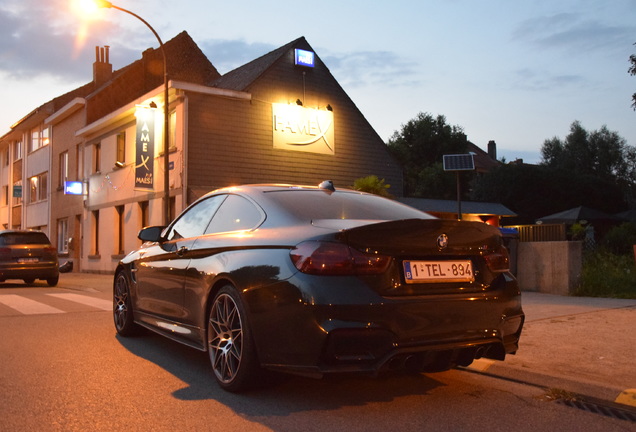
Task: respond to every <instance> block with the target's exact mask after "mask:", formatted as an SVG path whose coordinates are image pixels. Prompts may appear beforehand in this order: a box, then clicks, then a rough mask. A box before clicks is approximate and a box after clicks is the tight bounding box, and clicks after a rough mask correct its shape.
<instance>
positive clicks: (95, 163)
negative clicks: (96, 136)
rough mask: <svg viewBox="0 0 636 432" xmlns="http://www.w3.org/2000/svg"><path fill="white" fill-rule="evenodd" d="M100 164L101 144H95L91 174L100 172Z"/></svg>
mask: <svg viewBox="0 0 636 432" xmlns="http://www.w3.org/2000/svg"><path fill="white" fill-rule="evenodd" d="M101 164H102V145H101V144H95V145H94V146H93V174H95V173H98V172H101Z"/></svg>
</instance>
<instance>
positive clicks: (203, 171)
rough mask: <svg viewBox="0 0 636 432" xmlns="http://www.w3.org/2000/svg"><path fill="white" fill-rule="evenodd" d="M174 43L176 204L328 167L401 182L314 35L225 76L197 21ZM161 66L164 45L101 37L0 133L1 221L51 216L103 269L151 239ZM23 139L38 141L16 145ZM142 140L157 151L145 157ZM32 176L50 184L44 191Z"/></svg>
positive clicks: (307, 177)
mask: <svg viewBox="0 0 636 432" xmlns="http://www.w3.org/2000/svg"><path fill="white" fill-rule="evenodd" d="M164 49H165V51H166V58H167V60H168V61H167V66H168V68H167V69H168V77H169V83H168V84H169V112H170V116H169V121H170V137H169V143H170V144H169V147H170V148H169V172H168V174H167V175H168V184H169V208H170V213H171V214H170V216H171V217H174V216H175V215H176V214H178V212H180V211H181V210H182V209H184V208H185V207H186V206H187V205H189V204H190V203H191V202H192V201H193V200H195V199H196V198H198V197H199V196H201V195H203V194H204V193H205V192H208V191H209V190H212V189H215V188H218V187H223V186H228V185H233V184H245V183H270V182H274V183H293V184H296V183H300V184H318V183H319V182H320V181H322V180H324V179H330V180H333V181H334V183H335V184H336V186H337V187H338V186H339V187H348V186H351V185H352V184H353V182H354V180H355V179H357V178H359V177H364V176H368V175H371V174H375V175H377V176H378V177H380V178H384V179H385V180H386V182H387V183H389V184H391V190H390V192H391V193H392V194H393V195H395V196H401V195H402V169H401V167H400V165H399V164H398V163H397V162H396V161H395V160H394V159H393V158H392V157H391V155H390V154H389V153H388V150H387V148H386V146H385V144H384V142H383V141H382V139H381V138H380V137H379V136H378V134H377V133H376V132H375V131H374V130H373V128H372V127H371V125H370V124H369V123H368V122H367V121H366V119H365V118H364V116H363V115H362V113H361V112H360V111H359V110H358V109H357V107H356V106H355V104H354V103H353V101H352V100H351V99H350V98H349V97H348V96H347V94H346V93H345V92H344V90H343V89H342V88H341V87H340V85H339V84H338V82H337V81H336V80H335V79H334V77H333V76H332V75H331V73H330V72H329V69H328V68H327V67H326V66H325V65H324V64H323V63H322V61H321V60H320V58H319V57H318V55H317V54H316V53H315V52H314V51H313V49H312V48H311V46H310V45H309V43H308V42H307V41H306V40H305V39H304V38H302V37H301V38H299V39H296V40H294V41H292V42H290V43H288V44H286V45H284V46H282V47H280V48H278V49H276V50H274V51H272V52H270V53H268V54H265V55H264V56H262V57H260V58H257V59H255V60H253V61H252V62H249V63H247V64H246V65H244V66H242V67H239V68H237V69H235V70H233V71H231V72H228V73H227V74H225V75H223V76H221V75H220V74H219V73H218V72H217V70H216V68H214V66H213V65H212V64H211V63H210V61H209V60H208V59H207V58H206V57H205V55H204V54H203V53H202V52H201V50H200V49H199V48H198V46H197V45H196V44H195V43H194V42H193V41H192V39H191V38H190V36H189V35H188V34H187V33H186V32H182V33H180V34H179V35H177V36H176V37H175V38H174V39H172V40H170V41H168V42H166V43H165V45H164ZM299 50H300V51H299ZM310 60H311V61H310ZM162 66H163V64H162V57H161V52H160V50H158V49H148V50H146V51H145V52H144V53H143V56H142V58H141V59H140V60H138V61H136V62H134V63H132V64H130V65H128V66H125V67H124V68H122V69H120V70H117V71H113V70H112V66H111V65H110V63H109V61H108V50H107V48H101V49H100V48H98V49H97V50H96V62H95V64H94V65H93V81H92V82H91V83H89V84H87V85H86V86H84V87H81V88H80V89H76V90H75V91H73V92H70V93H69V94H67V95H64V96H62V97H60V98H58V99H55V100H53V101H51V102H48V103H47V104H45V105H43V106H42V107H40V108H38V109H37V110H35V111H34V112H33V113H31V114H30V116H28V117H27V118H25V119H22V120H20V121H19V122H18V123H16V124H15V125H14V126H13V127H12V130H11V131H10V132H9V133H7V134H5V135H4V136H2V137H0V155H1V157H2V158H5V159H6V160H5V161H2V159H0V161H2V162H1V166H0V186H2V187H3V191H4V192H5V198H4V201H2V202H1V203H0V223H3V224H4V225H5V226H8V227H21V228H39V229H42V230H44V231H45V232H47V233H48V234H49V236H50V237H51V239H52V241H53V242H54V243H56V244H57V247H58V252H59V253H60V255H61V261H62V262H63V261H64V260H65V258H66V259H69V260H72V261H73V262H74V263H75V270H81V271H91V272H110V271H112V270H113V269H114V268H115V265H116V264H117V262H118V260H119V259H120V258H121V257H122V256H123V255H124V254H125V253H127V252H129V251H131V250H132V249H134V248H136V247H137V246H138V245H139V244H140V241H139V240H138V239H137V237H136V236H137V232H138V231H139V229H140V228H141V227H143V226H146V225H159V224H161V222H162V218H163V215H162V199H163V198H164V196H165V193H164V189H163V179H164V175H166V173H164V170H163V166H164V159H163V158H164V152H163V147H162V143H163V106H164V102H165V101H164V98H163V67H162ZM153 106H154V107H157V108H158V109H152V108H151V107H153ZM35 131H39V134H40V135H38V136H37V137H36V135H34V134H35ZM42 131H46V132H45V135H46V139H47V141H46V142H45V141H43V140H44V137H43V135H42V133H43V132H42ZM34 137H36V138H38V139H39V141H38V140H36V141H35V142H36V143H37V144H38V145H39V147H38V148H36V149H33V145H32V144H31V142H32V141H33V140H34V139H35V138H34ZM21 143H29V148H28V151H26V154H25V155H24V156H21V159H16V153H15V152H16V151H17V150H15V148H16V146H17V145H18V144H20V145H21ZM143 152H149V153H147V156H146V157H145V158H144V157H143ZM140 155H141V159H140ZM35 156H37V157H38V158H37V160H36V159H34V157H35ZM31 159H33V160H32V161H31ZM18 160H22V161H24V160H28V161H29V162H28V164H24V165H26V167H27V168H28V167H33V169H29V170H26V169H25V166H24V165H23V166H18V165H17V164H16V161H18ZM5 164H6V165H5ZM140 170H142V171H143V170H146V173H145V175H142V174H140ZM36 171H37V172H36ZM38 175H39V176H42V175H44V176H45V177H46V178H45V179H44V181H42V178H41V177H38ZM34 177H35V180H33V178H34ZM17 179H19V180H17ZM67 180H76V181H79V182H80V183H81V185H82V186H81V190H82V192H83V193H82V194H80V195H69V194H66V193H65V188H64V185H65V183H64V182H65V181H67ZM19 181H21V182H22V183H23V184H25V183H28V184H29V187H30V189H29V194H28V196H26V195H25V196H23V198H22V202H21V203H16V201H17V200H16V198H13V199H10V198H12V197H10V195H11V192H12V190H13V188H12V187H13V186H14V185H15V186H19V185H17V184H16V182H19ZM38 181H39V183H38ZM32 184H35V185H36V186H37V187H39V188H40V189H38V190H36V191H35V194H33V193H31V189H32V187H31V185H32ZM17 189H18V188H16V190H17ZM36 189H37V188H36ZM34 197H35V198H34ZM18 207H19V208H20V210H19V211H16V208H18ZM14 213H20V215H21V217H20V218H19V219H18V218H17V217H16V216H15V215H14ZM33 215H37V217H36V218H35V219H37V220H35V219H34V217H35V216H33Z"/></svg>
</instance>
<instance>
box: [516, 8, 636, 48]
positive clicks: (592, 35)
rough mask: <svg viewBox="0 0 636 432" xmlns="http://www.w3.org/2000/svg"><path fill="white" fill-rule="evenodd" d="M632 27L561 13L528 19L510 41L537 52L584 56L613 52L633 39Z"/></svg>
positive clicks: (575, 14) (520, 25)
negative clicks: (548, 50) (569, 53)
mask: <svg viewBox="0 0 636 432" xmlns="http://www.w3.org/2000/svg"><path fill="white" fill-rule="evenodd" d="M633 33H634V27H628V26H620V25H608V24H606V23H604V22H602V21H599V20H595V19H589V18H586V17H584V16H583V15H581V14H577V13H561V14H556V15H551V16H541V17H535V18H530V19H527V20H525V21H523V22H521V24H519V26H518V27H517V29H516V30H515V31H514V32H513V39H514V40H519V41H524V42H528V43H530V44H532V45H534V46H536V47H537V48H540V49H561V50H567V51H569V52H572V53H580V54H587V53H589V52H590V51H596V50H615V49H620V47H621V46H622V45H623V44H624V43H625V41H626V40H630V38H632V37H633Z"/></svg>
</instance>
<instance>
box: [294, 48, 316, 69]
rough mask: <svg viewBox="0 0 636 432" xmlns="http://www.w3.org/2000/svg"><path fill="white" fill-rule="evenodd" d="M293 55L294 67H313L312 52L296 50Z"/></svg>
mask: <svg viewBox="0 0 636 432" xmlns="http://www.w3.org/2000/svg"><path fill="white" fill-rule="evenodd" d="M295 53H296V55H295V63H296V66H305V67H314V57H315V54H314V53H313V52H311V51H306V50H302V49H296V51H295Z"/></svg>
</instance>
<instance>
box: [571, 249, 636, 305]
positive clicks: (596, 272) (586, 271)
mask: <svg viewBox="0 0 636 432" xmlns="http://www.w3.org/2000/svg"><path fill="white" fill-rule="evenodd" d="M574 295H577V296H588V297H614V298H636V263H635V262H634V256H633V255H632V254H628V255H617V254H613V253H611V252H609V251H608V250H604V249H599V250H598V251H595V252H589V253H587V254H586V255H585V258H584V260H583V270H582V272H581V280H580V282H579V286H578V287H577V289H576V290H575V292H574Z"/></svg>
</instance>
